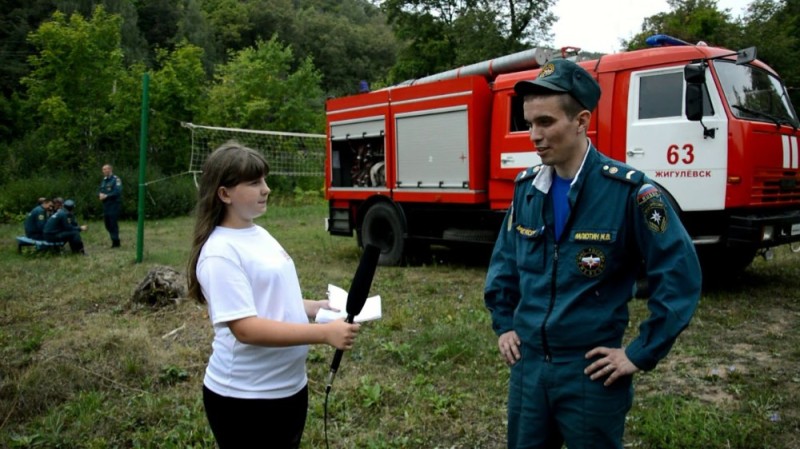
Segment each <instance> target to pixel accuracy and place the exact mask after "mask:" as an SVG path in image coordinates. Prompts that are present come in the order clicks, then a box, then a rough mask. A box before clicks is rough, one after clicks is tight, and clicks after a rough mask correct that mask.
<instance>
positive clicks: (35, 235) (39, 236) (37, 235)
mask: <svg viewBox="0 0 800 449" xmlns="http://www.w3.org/2000/svg"><path fill="white" fill-rule="evenodd" d="M52 206H53V202H52V201H50V200H49V199H47V198H45V199H44V201H40V202H39V204H38V205H37V206H36V207H34V208H33V209H32V210H31V211H30V212H28V215H26V216H25V221H24V222H23V226H24V227H25V237H28V238H29V239H33V240H44V225H45V223H47V217H48V216H49V212H48V209H50V207H52Z"/></svg>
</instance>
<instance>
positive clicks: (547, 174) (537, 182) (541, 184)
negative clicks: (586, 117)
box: [533, 138, 594, 195]
mask: <svg viewBox="0 0 800 449" xmlns="http://www.w3.org/2000/svg"><path fill="white" fill-rule="evenodd" d="M593 148H594V147H593V146H592V142H591V141H590V140H589V139H588V138H587V139H586V152H585V153H584V154H583V161H581V166H580V167H579V168H578V171H577V173H575V177H574V178H572V182H571V183H570V184H569V186H570V187H572V186H573V185H574V184H575V181H577V180H578V178H579V177H580V176H581V172H582V171H583V166H584V165H585V164H586V158H588V157H589V153H591V152H592V149H593ZM554 174H555V169H554V168H553V167H552V166H550V165H545V166H543V167H542V169H541V170H540V171H539V174H538V175H536V177H535V178H533V186H534V187H536V190H538V191H540V192H542V193H544V194H545V195H547V193H548V192H549V191H550V186H552V185H553V176H554Z"/></svg>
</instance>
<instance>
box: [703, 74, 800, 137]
mask: <svg viewBox="0 0 800 449" xmlns="http://www.w3.org/2000/svg"><path fill="white" fill-rule="evenodd" d="M714 66H715V68H716V69H717V74H718V75H719V80H720V83H721V84H722V89H723V91H724V92H725V99H726V100H727V101H728V104H729V105H730V106H731V110H732V111H733V115H735V116H736V117H738V118H741V119H745V120H760V121H767V122H772V123H775V124H777V125H789V126H792V127H795V128H796V127H797V125H798V122H797V116H796V115H795V111H794V108H792V104H791V103H790V101H789V96H788V95H787V93H786V88H785V87H784V85H783V83H781V81H780V80H779V79H778V78H776V77H774V76H772V75H771V74H769V73H768V72H767V71H765V70H762V69H759V68H757V67H753V66H749V65H736V64H734V62H733V61H728V60H717V61H714Z"/></svg>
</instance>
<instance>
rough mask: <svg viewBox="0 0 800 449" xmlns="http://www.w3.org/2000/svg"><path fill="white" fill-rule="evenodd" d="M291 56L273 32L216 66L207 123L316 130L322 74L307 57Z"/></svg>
mask: <svg viewBox="0 0 800 449" xmlns="http://www.w3.org/2000/svg"><path fill="white" fill-rule="evenodd" d="M293 64H294V56H293V53H292V50H291V49H290V48H289V47H288V46H284V45H282V44H281V43H280V42H279V41H278V39H277V38H276V37H273V38H272V39H270V40H269V41H258V42H257V43H256V45H255V47H248V48H245V49H242V50H240V51H238V52H234V53H232V54H231V56H230V62H228V63H226V64H224V65H222V66H219V67H218V68H217V74H216V76H215V78H216V80H215V81H216V82H215V83H214V84H213V86H212V87H211V89H210V93H209V101H208V104H207V106H208V108H207V110H206V114H205V115H204V121H205V122H206V123H214V124H218V125H222V126H232V127H239V128H250V129H269V130H277V131H294V132H321V131H322V130H323V129H324V126H323V123H324V115H323V109H324V108H323V105H322V89H321V88H320V82H321V75H320V73H319V71H317V70H316V69H315V68H314V64H313V63H312V61H311V59H310V58H306V59H304V60H303V61H302V62H300V63H299V64H298V65H297V68H296V69H294V70H293V69H292V66H293Z"/></svg>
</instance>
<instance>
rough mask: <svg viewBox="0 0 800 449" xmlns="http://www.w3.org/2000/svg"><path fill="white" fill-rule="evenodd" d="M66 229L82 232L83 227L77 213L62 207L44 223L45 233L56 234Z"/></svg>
mask: <svg viewBox="0 0 800 449" xmlns="http://www.w3.org/2000/svg"><path fill="white" fill-rule="evenodd" d="M66 231H70V232H80V231H81V228H80V226H79V225H78V220H77V219H76V218H75V214H73V213H72V212H70V211H68V210H67V209H65V208H63V207H62V208H61V209H59V210H58V212H56V213H55V214H53V216H52V217H50V219H49V220H47V223H46V224H45V225H44V234H45V235H50V236H55V235H58V234H59V233H62V232H66Z"/></svg>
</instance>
